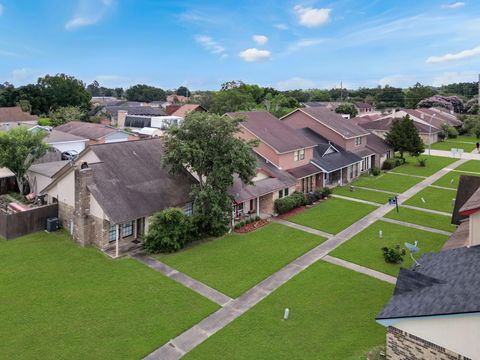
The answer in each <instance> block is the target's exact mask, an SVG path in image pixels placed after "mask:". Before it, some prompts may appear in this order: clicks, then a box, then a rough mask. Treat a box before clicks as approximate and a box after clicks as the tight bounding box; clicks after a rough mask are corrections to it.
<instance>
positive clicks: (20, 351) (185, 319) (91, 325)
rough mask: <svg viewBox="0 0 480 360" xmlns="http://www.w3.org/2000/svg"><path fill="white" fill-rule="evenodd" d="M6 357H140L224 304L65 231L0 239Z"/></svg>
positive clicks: (1, 347)
mask: <svg viewBox="0 0 480 360" xmlns="http://www.w3.org/2000/svg"><path fill="white" fill-rule="evenodd" d="M0 263H1V271H0V284H1V286H0V287H1V290H0V314H1V321H0V338H1V339H2V341H0V354H1V356H0V357H1V358H2V359H134V358H136V359H138V358H142V357H144V356H146V355H147V354H149V353H150V352H151V351H153V350H155V349H156V348H157V347H159V346H160V345H162V344H164V343H166V342H167V341H168V340H169V339H171V338H173V337H175V336H177V335H179V334H181V333H182V332H183V331H185V330H186V329H188V328H190V327H191V326H193V325H194V324H196V323H197V322H198V321H200V320H201V319H203V318H205V317H206V316H208V314H210V313H212V312H213V311H215V310H216V309H218V306H217V305H216V304H214V303H212V302H210V301H209V300H207V299H205V298H203V297H202V296H200V295H198V294H196V293H194V292H193V291H191V290H189V289H187V288H185V287H184V286H182V285H180V284H178V283H176V282H174V281H172V280H170V279H168V278H166V277H164V276H163V275H161V274H159V273H158V272H156V271H154V270H152V269H150V268H148V267H146V266H144V265H143V264H141V263H139V262H138V261H136V260H133V259H121V260H111V259H109V258H107V257H106V256H105V255H103V254H101V253H100V252H99V251H98V250H96V249H94V248H80V247H78V246H77V245H75V244H74V243H73V242H72V241H71V240H70V239H69V238H68V236H67V235H65V234H64V233H55V234H47V233H45V232H39V233H36V234H31V235H28V236H25V237H22V238H18V239H16V240H10V241H5V240H2V241H0Z"/></svg>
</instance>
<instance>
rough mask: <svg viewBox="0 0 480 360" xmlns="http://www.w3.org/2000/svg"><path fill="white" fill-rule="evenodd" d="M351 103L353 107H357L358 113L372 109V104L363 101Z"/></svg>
mask: <svg viewBox="0 0 480 360" xmlns="http://www.w3.org/2000/svg"><path fill="white" fill-rule="evenodd" d="M353 105H355V108H356V109H357V111H358V113H359V114H365V113H369V112H372V111H373V110H374V109H373V105H372V104H369V103H366V102H363V101H357V102H355V103H354V104H353Z"/></svg>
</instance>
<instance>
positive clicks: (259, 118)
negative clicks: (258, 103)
mask: <svg viewBox="0 0 480 360" xmlns="http://www.w3.org/2000/svg"><path fill="white" fill-rule="evenodd" d="M227 115H228V116H230V117H235V116H244V117H245V118H246V119H245V121H243V122H242V123H241V126H243V127H244V128H246V129H247V130H248V131H250V132H251V133H253V134H254V135H255V136H256V137H257V138H259V139H260V140H261V141H263V142H265V143H266V144H267V145H269V146H271V147H272V148H273V149H275V150H276V151H277V152H278V153H280V154H282V153H286V152H290V151H294V150H298V149H303V148H308V147H312V146H315V143H314V142H313V141H311V140H310V139H308V138H306V137H304V136H302V135H301V134H299V133H297V132H296V131H295V129H293V128H291V127H290V126H288V125H287V124H285V123H284V122H282V121H280V120H279V119H277V118H276V117H275V116H273V115H272V114H270V113H269V112H267V111H246V112H231V113H227Z"/></svg>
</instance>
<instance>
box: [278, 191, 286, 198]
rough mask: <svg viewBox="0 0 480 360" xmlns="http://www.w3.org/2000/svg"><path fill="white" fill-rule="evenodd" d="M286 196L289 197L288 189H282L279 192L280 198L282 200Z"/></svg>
mask: <svg viewBox="0 0 480 360" xmlns="http://www.w3.org/2000/svg"><path fill="white" fill-rule="evenodd" d="M285 196H288V188H285V189H282V190H279V191H278V198H279V199H281V198H283V197H285Z"/></svg>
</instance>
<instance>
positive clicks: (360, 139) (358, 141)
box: [355, 136, 362, 146]
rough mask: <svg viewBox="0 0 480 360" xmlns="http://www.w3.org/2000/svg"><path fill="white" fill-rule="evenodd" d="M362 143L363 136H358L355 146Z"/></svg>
mask: <svg viewBox="0 0 480 360" xmlns="http://www.w3.org/2000/svg"><path fill="white" fill-rule="evenodd" d="M361 144H362V138H361V137H360V136H359V137H356V138H355V146H358V145H361Z"/></svg>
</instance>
